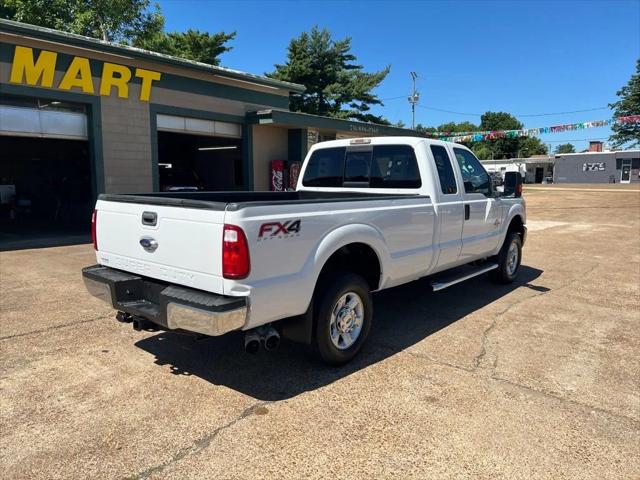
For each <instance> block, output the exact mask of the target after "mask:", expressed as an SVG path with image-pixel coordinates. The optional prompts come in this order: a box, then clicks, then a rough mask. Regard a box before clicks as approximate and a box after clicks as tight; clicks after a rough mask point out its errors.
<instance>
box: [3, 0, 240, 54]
mask: <svg viewBox="0 0 640 480" xmlns="http://www.w3.org/2000/svg"><path fill="white" fill-rule="evenodd" d="M0 18H7V19H10V20H16V21H18V22H24V23H30V24H33V25H39V26H42V27H48V28H53V29H56V30H62V31H65V32H70V33H77V34H79V35H85V36H87V37H94V38H99V39H102V40H105V41H109V42H117V43H124V44H127V45H134V46H136V47H140V48H145V49H148V50H153V51H155V52H159V53H165V54H168V55H174V56H178V57H182V58H187V59H189V60H196V61H199V62H204V63H209V64H211V65H218V64H219V58H218V57H219V56H220V55H221V54H222V53H224V52H227V51H229V50H230V49H231V47H228V46H226V43H227V42H228V41H229V40H231V39H233V38H234V37H235V32H232V33H230V34H227V33H224V32H220V33H214V34H210V33H207V32H200V31H198V30H188V31H186V32H184V33H182V32H170V33H167V32H164V16H163V15H162V13H161V11H160V7H159V6H158V5H157V4H156V5H154V7H153V8H150V0H0Z"/></svg>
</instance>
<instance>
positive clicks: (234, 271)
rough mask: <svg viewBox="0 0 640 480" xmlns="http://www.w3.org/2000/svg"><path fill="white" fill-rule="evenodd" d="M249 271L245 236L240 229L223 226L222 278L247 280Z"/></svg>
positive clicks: (233, 226) (247, 246) (232, 226)
mask: <svg viewBox="0 0 640 480" xmlns="http://www.w3.org/2000/svg"><path fill="white" fill-rule="evenodd" d="M250 269H251V263H250V261H249V244H248V243H247V237H246V235H245V234H244V232H243V231H242V229H241V228H240V227H237V226H235V225H225V226H224V229H223V233H222V276H223V277H224V278H229V279H234V280H237V279H241V278H247V276H248V275H249V271H250Z"/></svg>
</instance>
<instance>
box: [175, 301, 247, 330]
mask: <svg viewBox="0 0 640 480" xmlns="http://www.w3.org/2000/svg"><path fill="white" fill-rule="evenodd" d="M246 319H247V307H240V308H236V309H235V310H228V311H226V312H208V311H206V310H201V309H199V308H195V307H190V306H187V305H180V304H179V303H169V304H168V305H167V327H169V328H170V329H171V330H177V329H180V330H188V331H190V332H197V333H202V334H203V335H211V336H212V337H217V336H218V335H223V334H225V333H227V332H231V331H233V330H239V329H240V328H242V327H243V326H244V322H245V321H246Z"/></svg>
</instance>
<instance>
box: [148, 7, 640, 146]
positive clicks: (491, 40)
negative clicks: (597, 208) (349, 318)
mask: <svg viewBox="0 0 640 480" xmlns="http://www.w3.org/2000/svg"><path fill="white" fill-rule="evenodd" d="M159 3H160V6H161V9H162V11H163V13H164V15H165V17H166V28H167V30H185V29H187V28H196V29H200V30H207V31H211V32H217V31H220V30H224V31H227V32H229V31H234V30H235V31H236V32H237V37H236V39H235V40H234V41H233V42H232V46H233V50H232V51H231V52H228V53H226V54H224V55H223V56H222V59H221V60H222V65H224V66H228V67H231V68H236V69H239V70H244V71H247V72H251V73H258V74H262V73H264V72H267V71H271V70H273V65H274V64H275V63H282V62H284V61H285V59H286V48H287V45H288V43H289V40H290V39H291V38H293V37H295V36H297V35H299V34H300V32H302V31H305V30H309V29H311V27H313V26H314V25H318V26H320V27H327V28H329V30H330V31H331V32H332V34H333V35H334V38H343V37H345V36H350V37H351V38H352V51H353V53H355V54H356V56H357V57H358V61H359V63H361V64H362V65H364V66H365V68H366V69H367V70H377V69H381V68H384V67H385V66H386V65H391V73H390V74H389V76H388V77H387V79H386V80H385V81H384V82H383V83H382V85H381V86H380V87H379V88H378V90H377V93H378V95H379V97H380V98H382V99H386V98H393V97H399V96H402V97H403V98H400V99H393V100H391V99H390V100H387V101H385V105H384V107H376V109H375V113H378V114H382V115H384V116H385V117H387V118H388V119H390V120H391V121H393V122H396V121H398V120H402V121H404V122H405V123H406V124H407V125H410V124H411V111H410V108H409V104H408V102H407V100H406V98H404V96H406V95H407V94H408V93H409V92H410V89H411V81H410V76H409V72H410V71H412V70H413V71H416V72H418V75H419V78H418V83H417V88H418V90H419V92H420V95H421V102H420V103H421V106H420V107H418V108H417V109H416V122H417V123H422V124H423V125H429V126H436V125H439V124H441V123H444V122H447V121H456V122H460V121H463V120H469V121H473V122H475V123H479V116H475V115H458V114H453V113H446V112H440V111H435V110H430V109H429V107H433V108H438V109H443V110H450V111H452V112H461V113H471V114H474V113H483V112H485V111H487V110H491V111H506V112H510V113H513V114H515V115H516V116H517V117H518V118H519V119H520V120H521V121H522V122H523V123H524V124H525V127H542V126H549V125H556V124H562V123H573V122H581V121H588V120H600V119H606V118H610V116H611V111H609V110H608V109H607V110H595V111H591V112H582V113H572V114H561V115H547V116H536V117H523V116H519V115H518V114H524V115H533V114H541V113H556V112H568V111H575V110H585V109H595V108H600V107H606V106H607V104H608V103H610V102H612V101H615V99H616V96H615V92H616V91H617V90H618V89H619V88H620V87H622V86H623V85H624V84H626V83H627V81H628V80H629V78H630V76H631V74H632V73H633V72H634V70H635V62H636V59H638V58H639V57H640V0H633V1H616V0H608V1H537V2H533V1H514V2H508V1H492V2H483V1H463V2H435V1H411V2H401V1H396V2H393V1H369V2H362V1H322V2H320V1H266V0H265V1H261V2H255V1H234V2H227V1H207V0H193V1H190V0H161V1H160V2H159ZM425 107H426V108H425ZM609 134H610V130H609V129H608V128H594V129H588V130H583V131H575V132H566V133H558V134H549V135H544V136H542V137H541V138H542V140H543V141H544V142H545V143H549V144H550V145H551V146H552V147H555V146H556V145H557V144H558V142H562V141H567V140H576V139H579V140H580V141H574V142H572V143H574V144H575V145H576V146H577V147H578V148H584V146H585V145H586V143H587V142H586V141H587V140H588V139H606V137H607V136H608V135H609Z"/></svg>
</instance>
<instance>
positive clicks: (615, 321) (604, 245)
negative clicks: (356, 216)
mask: <svg viewBox="0 0 640 480" xmlns="http://www.w3.org/2000/svg"><path fill="white" fill-rule="evenodd" d="M614 187H617V188H607V186H598V187H595V186H594V187H584V186H583V187H578V188H575V189H572V188H571V187H564V188H558V187H556V186H549V187H544V188H543V187H537V188H529V189H527V188H525V198H526V201H527V208H528V225H529V236H528V239H527V243H526V245H525V248H524V261H523V267H522V269H521V271H520V275H519V278H518V280H517V282H516V283H515V284H513V285H509V286H497V285H494V284H492V283H491V282H489V281H488V279H487V278H486V277H480V278H477V279H474V280H471V281H469V282H467V283H463V284H459V285H457V286H454V287H452V288H450V289H447V290H444V291H442V292H438V293H429V292H428V282H427V281H419V282H414V283H412V284H410V285H406V286H403V287H399V288H395V289H392V290H389V291H384V292H380V293H378V294H376V296H375V297H374V298H375V309H376V311H375V314H374V326H373V330H372V334H371V336H370V338H369V342H368V343H367V345H366V346H365V348H364V351H363V352H362V354H361V355H360V356H359V357H358V358H357V359H356V361H354V362H353V363H352V364H350V365H348V366H345V367H342V368H338V369H335V368H329V367H326V366H323V365H322V364H321V363H319V362H318V361H316V360H314V359H313V358H311V357H309V356H307V355H306V354H305V351H304V349H303V348H302V347H300V346H297V345H293V344H283V345H282V346H281V348H280V349H279V350H278V351H277V352H275V353H265V352H261V353H259V354H257V355H255V356H250V355H247V354H245V353H244V352H243V351H242V348H241V336H240V335H239V334H238V335H229V336H225V337H220V338H211V339H206V340H195V339H193V338H191V337H186V336H179V335H175V334H168V333H139V332H135V331H133V329H132V328H131V325H130V324H121V323H118V322H116V321H115V320H114V314H113V312H112V311H111V309H110V308H108V307H106V306H105V305H104V304H102V303H101V302H100V301H98V300H96V299H94V298H92V297H90V296H89V295H88V294H87V293H86V292H85V290H84V287H83V285H82V281H81V277H80V269H81V268H82V267H83V266H86V265H89V264H92V263H95V257H94V255H93V251H92V247H91V246H90V245H76V246H64V247H55V248H45V249H37V250H18V251H8V252H1V253H0V309H1V317H2V318H1V323H0V325H1V332H0V337H1V338H0V355H1V362H0V372H1V374H0V375H1V377H0V417H1V434H0V435H1V440H0V442H1V443H0V471H3V472H5V473H4V474H3V477H4V478H29V479H40V478H41V479H52V478H175V479H184V478H198V477H200V478H249V479H256V478H292V479H298V478H307V477H308V478H336V477H338V478H367V477H369V478H381V477H394V478H474V479H475V478H509V479H514V478H523V479H529V478H554V479H558V478H571V479H573V478H593V479H602V478H608V479H611V478H620V479H623V478H624V479H631V478H639V477H640V355H639V352H640V190H638V189H637V187H629V188H620V186H614ZM286 296H287V292H282V299H279V301H286Z"/></svg>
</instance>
